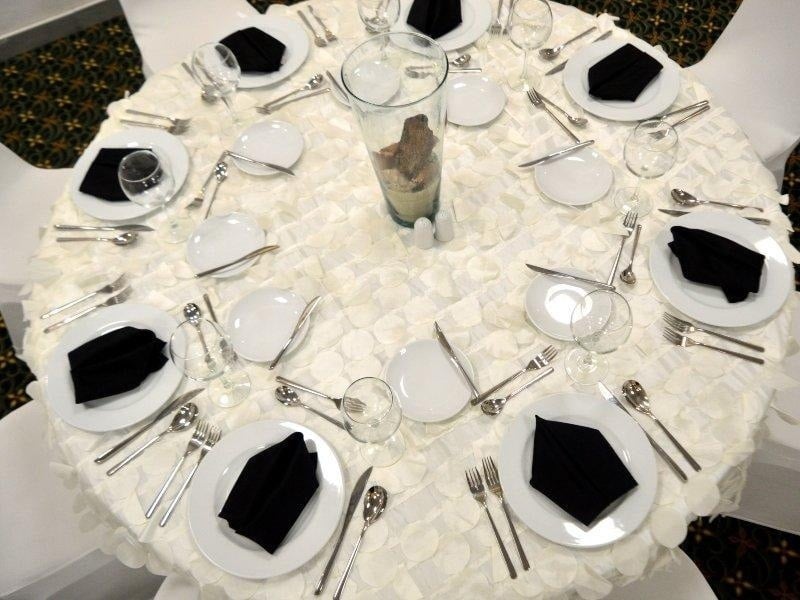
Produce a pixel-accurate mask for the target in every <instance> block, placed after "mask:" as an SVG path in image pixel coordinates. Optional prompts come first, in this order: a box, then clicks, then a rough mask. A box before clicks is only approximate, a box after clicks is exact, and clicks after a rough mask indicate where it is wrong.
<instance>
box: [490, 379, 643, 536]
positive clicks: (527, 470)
mask: <svg viewBox="0 0 800 600" xmlns="http://www.w3.org/2000/svg"><path fill="white" fill-rule="evenodd" d="M536 415H539V416H540V417H543V418H545V419H551V420H553V419H555V420H558V421H563V422H565V423H573V424H575V425H583V426H585V427H593V428H594V429H597V430H598V431H599V432H600V433H602V434H603V436H604V437H605V438H606V440H607V441H608V443H609V444H610V445H611V447H612V448H613V449H614V451H615V452H616V453H617V456H619V458H620V460H621V461H622V462H623V463H624V464H625V467H626V468H627V469H628V471H630V473H631V475H633V478H634V479H635V480H636V482H637V483H638V485H637V487H636V488H635V489H634V490H633V491H631V492H630V493H629V494H627V495H626V496H625V497H624V498H623V499H622V500H621V502H620V503H619V505H618V506H616V507H614V508H612V509H611V510H610V511H609V512H608V513H607V514H605V516H603V515H601V516H600V517H599V518H598V520H597V521H596V522H595V523H594V524H592V526H591V527H586V526H585V525H584V524H583V523H581V522H580V521H578V520H576V519H574V518H573V517H572V516H571V515H569V514H568V513H566V512H565V511H564V510H563V509H561V508H560V507H559V506H557V505H556V504H555V503H554V502H552V501H551V500H550V499H549V498H547V497H546V496H545V495H544V494H542V493H541V492H539V491H538V490H535V489H534V488H533V487H532V486H531V484H530V479H531V469H532V461H533V435H534V430H535V425H536V418H535V417H536ZM498 469H499V471H500V483H501V484H502V486H503V492H505V497H506V500H507V502H508V505H509V506H510V507H511V509H512V510H513V511H514V512H515V513H516V515H517V517H519V519H520V520H521V521H522V522H523V523H525V525H527V526H528V527H530V528H531V529H532V530H533V531H535V532H536V533H538V534H539V535H541V536H542V537H544V538H546V539H548V540H550V541H552V542H555V543H556V544H562V545H564V546H570V547H573V548H597V547H599V546H605V545H608V544H611V543H612V542H615V541H617V540H619V539H621V538H623V537H625V536H626V535H629V534H631V533H633V532H634V531H635V530H636V528H637V527H639V526H640V525H641V524H642V522H643V521H644V519H645V518H646V517H647V515H648V513H649V512H650V509H651V508H652V506H653V501H654V500H655V496H656V488H657V487H658V469H657V467H656V459H655V455H654V454H653V449H652V448H651V447H650V444H649V443H648V442H647V438H646V437H645V435H644V432H643V431H642V430H641V429H640V428H639V426H638V425H637V424H636V421H634V420H633V419H632V418H631V417H630V416H628V415H627V414H625V412H624V411H623V410H621V409H619V408H618V407H616V406H614V405H613V404H610V403H608V402H606V401H605V400H601V399H600V398H597V397H595V396H589V395H587V394H578V393H576V392H564V393H560V394H552V395H550V396H545V397H543V398H540V399H539V400H537V401H535V402H534V403H533V404H531V405H530V406H528V407H527V408H525V409H523V410H522V411H521V412H520V413H519V414H518V415H517V416H516V417H515V419H514V421H513V422H512V423H511V426H510V427H509V428H508V430H507V431H506V434H505V435H504V436H503V439H502V441H501V442H500V456H499V460H498Z"/></svg>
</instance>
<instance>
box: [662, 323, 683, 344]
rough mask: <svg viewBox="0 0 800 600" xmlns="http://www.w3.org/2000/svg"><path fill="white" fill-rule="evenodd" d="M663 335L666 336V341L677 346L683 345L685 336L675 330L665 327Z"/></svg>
mask: <svg viewBox="0 0 800 600" xmlns="http://www.w3.org/2000/svg"><path fill="white" fill-rule="evenodd" d="M663 334H664V339H665V340H667V341H668V342H670V343H671V344H675V345H676V346H682V345H683V340H684V335H683V334H681V333H678V332H677V331H675V330H674V329H671V328H670V327H664V332H663Z"/></svg>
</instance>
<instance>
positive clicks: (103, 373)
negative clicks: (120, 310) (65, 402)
mask: <svg viewBox="0 0 800 600" xmlns="http://www.w3.org/2000/svg"><path fill="white" fill-rule="evenodd" d="M165 345H166V342H163V341H161V340H160V339H158V338H157V337H156V334H155V333H153V332H152V331H150V330H149V329H137V328H136V327H122V328H121V329H115V330H114V331H111V332H109V333H106V334H105V335H101V336H100V337H97V338H94V339H93V340H90V341H88V342H86V343H85V344H83V345H81V346H78V347H77V348H75V349H74V350H72V351H70V352H69V353H68V354H67V357H68V359H69V366H70V374H71V376H72V383H73V385H74V388H75V403H76V404H82V403H83V402H89V401H90V400H97V399H98V398H107V397H108V396H114V395H116V394H121V393H123V392H127V391H130V390H133V389H136V388H137V387H139V386H140V385H141V384H142V382H143V381H144V380H145V379H147V377H148V375H150V373H155V372H156V371H158V370H159V369H161V367H163V366H164V364H165V363H166V362H167V357H166V356H164V353H163V352H162V350H163V348H164V346H165Z"/></svg>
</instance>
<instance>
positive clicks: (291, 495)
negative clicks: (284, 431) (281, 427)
mask: <svg viewBox="0 0 800 600" xmlns="http://www.w3.org/2000/svg"><path fill="white" fill-rule="evenodd" d="M318 487H319V482H318V481H317V453H316V452H309V451H308V448H307V447H306V442H305V439H304V438H303V434H302V433H300V432H299V431H296V432H294V433H292V434H291V435H289V436H288V437H287V438H286V439H284V440H283V441H281V442H279V443H277V444H275V445H274V446H270V447H269V448H267V449H266V450H262V451H261V452H259V453H258V454H256V455H255V456H252V457H250V460H248V461H247V464H245V466H244V469H242V472H241V473H240V474H239V478H238V479H237V480H236V483H235V484H234V485H233V489H231V492H230V494H228V498H227V500H225V505H224V506H223V507H222V510H221V511H220V513H219V516H220V517H221V518H223V519H225V520H226V521H227V522H228V525H229V526H230V527H231V529H233V530H234V531H235V532H236V533H238V534H239V535H242V536H244V537H246V538H248V539H250V540H252V541H254V542H255V543H256V544H258V545H259V546H261V547H262V548H264V550H266V551H267V552H269V553H270V554H272V553H274V552H275V550H277V549H278V548H279V547H280V545H281V544H282V543H283V540H284V538H286V534H288V533H289V530H290V529H291V528H292V526H293V525H294V523H295V521H297V519H298V517H299V516H300V514H301V513H302V512H303V509H304V508H305V507H306V504H308V502H309V500H311V497H312V496H313V495H314V494H315V493H316V491H317V488H318Z"/></svg>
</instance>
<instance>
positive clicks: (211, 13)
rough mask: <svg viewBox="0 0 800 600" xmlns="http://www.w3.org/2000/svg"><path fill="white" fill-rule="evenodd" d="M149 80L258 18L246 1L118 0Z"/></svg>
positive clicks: (143, 69)
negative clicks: (247, 19) (244, 21)
mask: <svg viewBox="0 0 800 600" xmlns="http://www.w3.org/2000/svg"><path fill="white" fill-rule="evenodd" d="M120 4H121V5H122V10H123V12H124V13H125V18H126V19H127V20H128V25H129V26H130V28H131V31H132V32H133V37H134V39H135V40H136V45H137V46H139V51H140V52H141V54H142V71H144V76H145V77H150V76H151V75H152V74H153V73H157V72H158V71H161V70H162V69H166V68H167V67H169V66H170V65H173V64H175V63H176V62H179V61H181V60H183V59H185V58H186V56H187V55H188V54H189V53H190V52H192V51H193V50H194V49H195V48H197V47H199V46H202V45H203V44H207V43H209V42H217V41H219V40H220V38H222V37H224V36H225V35H227V34H229V33H232V32H233V31H235V30H236V29H238V28H237V26H236V24H237V22H238V21H240V20H241V19H243V18H245V17H252V16H253V15H257V14H258V11H256V9H255V8H253V6H252V5H250V4H249V3H248V2H247V1H246V0H169V1H166V2H165V1H164V0H120Z"/></svg>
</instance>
